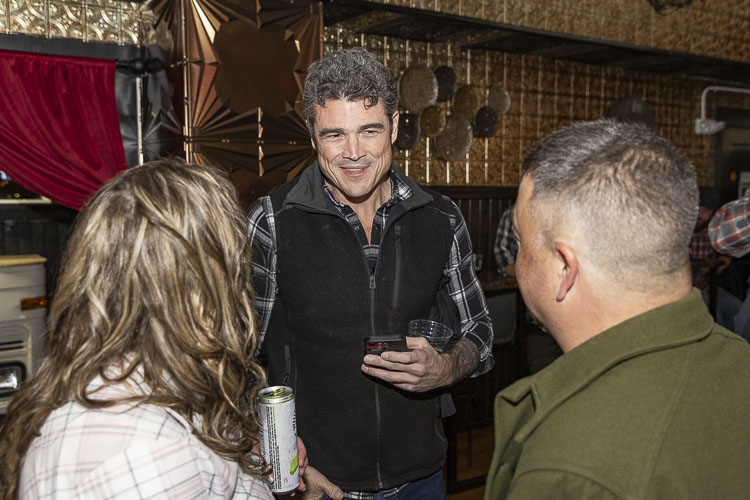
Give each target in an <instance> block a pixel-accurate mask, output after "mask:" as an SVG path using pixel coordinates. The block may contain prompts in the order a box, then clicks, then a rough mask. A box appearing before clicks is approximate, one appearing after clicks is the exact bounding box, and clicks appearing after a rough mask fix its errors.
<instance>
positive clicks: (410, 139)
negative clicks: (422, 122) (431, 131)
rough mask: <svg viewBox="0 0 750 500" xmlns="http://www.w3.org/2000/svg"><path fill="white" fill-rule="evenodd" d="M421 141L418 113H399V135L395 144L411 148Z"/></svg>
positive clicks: (404, 148)
mask: <svg viewBox="0 0 750 500" xmlns="http://www.w3.org/2000/svg"><path fill="white" fill-rule="evenodd" d="M417 142H419V120H418V119H417V116H416V115H412V114H409V113H400V114H399V115H398V135H396V142H394V143H393V144H394V146H396V147H397V148H398V149H402V150H409V149H413V148H414V146H416V145H417Z"/></svg>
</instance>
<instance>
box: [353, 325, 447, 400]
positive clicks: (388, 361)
mask: <svg viewBox="0 0 750 500" xmlns="http://www.w3.org/2000/svg"><path fill="white" fill-rule="evenodd" d="M406 345H407V346H408V347H409V349H411V351H409V352H396V351H386V352H384V353H382V354H381V355H380V356H376V355H374V354H368V355H367V356H365V359H364V364H363V365H362V371H363V372H364V373H366V374H368V375H370V376H373V377H376V378H379V379H381V380H384V381H386V382H388V383H390V384H393V385H394V386H396V387H398V388H399V389H403V390H405V391H411V392H426V391H431V390H433V389H436V388H438V387H442V386H445V385H449V384H450V383H451V381H452V379H451V370H452V364H451V362H450V360H449V359H448V357H447V356H446V355H444V354H440V353H438V352H437V351H436V350H435V349H433V348H432V346H431V345H430V343H429V342H427V339H425V338H423V337H406Z"/></svg>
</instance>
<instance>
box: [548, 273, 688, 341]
mask: <svg viewBox="0 0 750 500" xmlns="http://www.w3.org/2000/svg"><path fill="white" fill-rule="evenodd" d="M690 290H691V278H690V273H689V270H688V272H687V274H686V275H685V273H682V275H681V276H680V277H679V278H677V279H675V280H674V281H673V282H672V284H671V286H670V287H668V288H662V289H661V290H660V289H658V287H654V288H652V289H650V290H644V291H641V292H639V291H632V290H622V289H618V288H617V287H603V288H601V289H599V290H592V291H591V293H588V294H586V296H585V297H584V296H582V297H580V299H579V303H578V304H576V305H575V306H574V308H572V309H570V310H569V314H567V315H565V317H564V318H563V321H561V322H560V323H559V324H558V325H556V327H557V328H555V330H557V331H556V332H554V333H553V336H554V337H555V340H556V341H557V343H558V344H560V348H561V349H562V350H563V352H568V351H571V350H573V349H575V348H576V347H578V346H579V345H581V344H583V343H584V342H586V341H588V340H590V339H592V338H593V337H595V336H597V335H599V334H600V333H602V332H605V331H607V330H609V329H610V328H612V327H614V326H616V325H619V324H620V323H623V322H625V321H627V320H629V319H631V318H635V317H636V316H640V315H641V314H643V313H645V312H648V311H651V310H653V309H656V308H657V307H661V306H663V305H666V304H671V303H672V302H676V301H678V300H680V299H682V298H684V297H686V296H687V295H688V294H689V293H690Z"/></svg>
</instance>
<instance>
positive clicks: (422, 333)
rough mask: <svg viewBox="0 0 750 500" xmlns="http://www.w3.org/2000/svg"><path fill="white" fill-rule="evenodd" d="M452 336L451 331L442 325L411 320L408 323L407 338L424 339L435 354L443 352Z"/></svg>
mask: <svg viewBox="0 0 750 500" xmlns="http://www.w3.org/2000/svg"><path fill="white" fill-rule="evenodd" d="M452 335H453V330H451V329H450V328H449V327H448V326H446V325H444V324H443V323H439V322H437V321H432V320H429V319H413V320H411V321H409V336H410V337H424V338H426V339H427V342H429V343H430V345H431V346H432V348H433V349H435V350H436V351H437V352H443V350H444V349H445V346H446V345H448V341H449V340H450V338H451V336H452Z"/></svg>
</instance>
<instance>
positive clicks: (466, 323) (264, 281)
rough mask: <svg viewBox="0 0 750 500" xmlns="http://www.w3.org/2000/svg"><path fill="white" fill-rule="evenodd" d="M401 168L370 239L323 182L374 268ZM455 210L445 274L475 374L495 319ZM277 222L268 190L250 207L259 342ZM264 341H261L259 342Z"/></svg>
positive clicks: (486, 363) (402, 189)
mask: <svg viewBox="0 0 750 500" xmlns="http://www.w3.org/2000/svg"><path fill="white" fill-rule="evenodd" d="M400 176H401V173H400V172H399V171H398V170H397V169H396V168H393V167H392V168H391V170H390V177H391V198H390V199H389V200H388V201H387V202H386V203H385V204H384V205H383V206H382V207H380V208H379V209H378V211H377V212H376V214H375V218H374V220H373V225H372V232H371V235H370V241H369V242H368V241H367V235H366V234H365V231H364V230H362V224H361V222H360V221H359V218H358V217H357V214H356V213H354V211H353V210H352V209H351V207H349V206H347V205H344V204H343V203H341V202H339V201H338V200H336V198H335V197H334V196H333V194H332V193H331V191H330V190H329V189H328V186H327V185H326V184H324V186H323V188H324V189H325V192H326V194H327V195H328V198H329V201H330V205H331V206H332V207H335V208H336V210H338V211H339V212H340V213H341V214H342V215H343V216H344V217H345V218H346V220H347V222H349V224H351V226H352V227H353V228H354V230H355V231H354V232H355V233H356V234H357V235H358V237H359V242H360V244H361V245H362V251H363V252H364V254H365V257H366V258H367V262H368V264H369V267H370V270H371V272H372V271H374V269H375V265H376V263H377V260H378V255H379V251H380V244H381V242H382V238H383V236H384V235H385V231H386V229H387V227H388V226H387V223H388V221H389V220H393V219H395V217H396V216H398V215H400V214H401V213H403V210H404V207H403V204H402V202H403V201H405V200H407V199H408V198H409V197H410V196H412V191H411V189H410V188H409V186H408V185H407V184H406V183H405V182H404V181H403V180H402V179H401V177H400ZM451 205H452V207H453V208H454V210H455V224H454V234H453V244H452V246H451V251H450V255H449V257H448V261H447V262H446V263H445V269H444V270H443V274H444V275H445V276H446V278H447V286H448V291H449V294H450V296H451V297H452V298H453V300H454V301H455V302H456V305H457V306H458V311H459V315H460V317H461V330H462V332H463V334H464V337H465V338H467V339H468V340H470V341H472V342H473V343H474V344H475V345H476V346H477V348H478V350H479V366H478V367H477V369H476V370H475V371H474V373H473V374H472V375H471V376H472V377H476V376H479V375H482V374H483V373H486V372H488V371H489V370H490V369H491V368H492V367H493V366H494V358H493V356H492V338H493V335H492V322H491V320H490V317H489V311H488V309H487V303H486V301H485V297H484V292H483V291H482V287H481V285H480V283H479V280H478V279H477V276H476V272H475V271H474V265H473V261H472V249H471V238H470V236H469V230H468V228H467V227H466V222H465V221H464V219H463V216H462V215H461V211H460V210H459V209H458V207H457V206H456V205H455V204H454V203H453V202H451ZM275 235H276V228H275V219H274V217H273V207H272V206H271V200H270V198H269V197H268V196H264V197H263V198H260V199H259V200H257V201H256V202H255V203H254V204H253V205H252V206H251V207H250V208H249V209H248V237H249V239H250V241H251V243H252V248H253V263H252V265H253V285H254V287H255V296H256V298H255V308H256V310H257V312H258V315H259V319H260V321H259V323H260V335H261V337H260V338H261V342H262V341H263V338H264V337H265V335H266V331H267V329H268V324H269V322H270V319H271V311H272V310H273V304H274V301H275V298H276V295H277V293H278V285H277V283H276V236H275ZM259 345H260V343H259ZM404 486H405V485H401V486H399V487H396V488H392V489H389V490H387V491H383V492H381V493H383V494H384V496H385V498H388V497H391V496H394V495H396V494H397V493H398V492H399V491H400V489H401V488H403V487H404ZM346 496H347V497H348V498H355V499H360V500H370V499H372V498H373V496H374V494H373V493H372V492H346Z"/></svg>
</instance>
